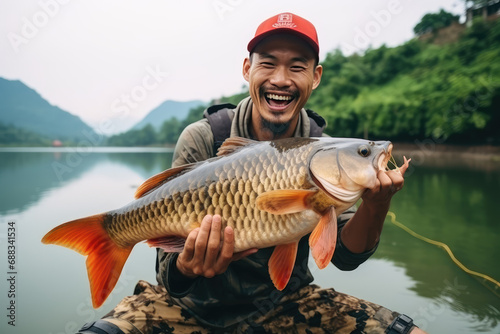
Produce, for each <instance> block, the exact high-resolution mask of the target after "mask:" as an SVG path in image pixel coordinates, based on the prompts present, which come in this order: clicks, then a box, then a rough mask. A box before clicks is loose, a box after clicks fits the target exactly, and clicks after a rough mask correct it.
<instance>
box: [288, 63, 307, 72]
mask: <svg viewBox="0 0 500 334" xmlns="http://www.w3.org/2000/svg"><path fill="white" fill-rule="evenodd" d="M291 70H292V71H294V72H301V71H305V70H306V67H305V66H302V65H293V66H292V67H291Z"/></svg>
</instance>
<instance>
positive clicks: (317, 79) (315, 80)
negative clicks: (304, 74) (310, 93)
mask: <svg viewBox="0 0 500 334" xmlns="http://www.w3.org/2000/svg"><path fill="white" fill-rule="evenodd" d="M322 75H323V66H321V65H318V66H316V68H315V69H314V78H313V87H312V88H313V89H316V87H318V86H319V83H320V82H321V76H322Z"/></svg>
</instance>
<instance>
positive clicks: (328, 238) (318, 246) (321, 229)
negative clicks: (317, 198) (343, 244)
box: [309, 206, 337, 269]
mask: <svg viewBox="0 0 500 334" xmlns="http://www.w3.org/2000/svg"><path fill="white" fill-rule="evenodd" d="M336 244H337V213H336V211H335V208H334V207H333V206H332V207H330V208H329V209H328V210H327V211H326V212H325V214H323V216H321V219H320V221H319V223H318V225H316V227H315V228H314V230H313V231H312V233H311V235H310V236H309V247H310V248H311V254H312V256H313V258H314V261H315V262H316V264H317V265H318V268H319V269H323V268H326V266H327V265H328V263H330V261H331V260H332V257H333V252H334V251H335V245H336Z"/></svg>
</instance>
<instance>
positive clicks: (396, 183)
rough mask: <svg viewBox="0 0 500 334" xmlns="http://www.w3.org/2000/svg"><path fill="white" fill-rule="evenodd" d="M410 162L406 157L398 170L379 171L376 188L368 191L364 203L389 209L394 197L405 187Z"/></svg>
mask: <svg viewBox="0 0 500 334" xmlns="http://www.w3.org/2000/svg"><path fill="white" fill-rule="evenodd" d="M410 161H411V159H410V160H407V159H406V157H404V163H403V165H402V166H401V167H399V168H398V169H397V170H389V171H382V170H381V171H379V172H378V174H377V183H376V185H375V187H373V188H371V189H368V190H367V191H366V192H365V193H364V194H363V196H362V199H363V202H366V204H368V205H371V206H380V207H381V209H382V208H384V207H387V208H389V203H390V201H391V198H392V196H394V194H395V193H397V192H398V191H400V190H401V189H402V188H403V185H404V175H405V172H406V170H407V169H408V167H409V164H410Z"/></svg>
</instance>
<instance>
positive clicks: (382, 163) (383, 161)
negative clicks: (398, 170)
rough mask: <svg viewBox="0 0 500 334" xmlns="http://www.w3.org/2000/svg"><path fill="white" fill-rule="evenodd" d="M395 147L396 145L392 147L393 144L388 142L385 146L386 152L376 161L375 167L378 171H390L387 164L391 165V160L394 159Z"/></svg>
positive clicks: (381, 153)
mask: <svg viewBox="0 0 500 334" xmlns="http://www.w3.org/2000/svg"><path fill="white" fill-rule="evenodd" d="M393 146H394V145H392V143H391V142H388V143H387V144H386V145H385V147H384V150H383V151H382V152H380V155H379V157H378V159H375V160H374V167H375V169H376V170H383V171H387V170H389V167H388V166H387V164H388V163H389V160H391V158H392V148H393ZM375 161H376V163H375Z"/></svg>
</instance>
